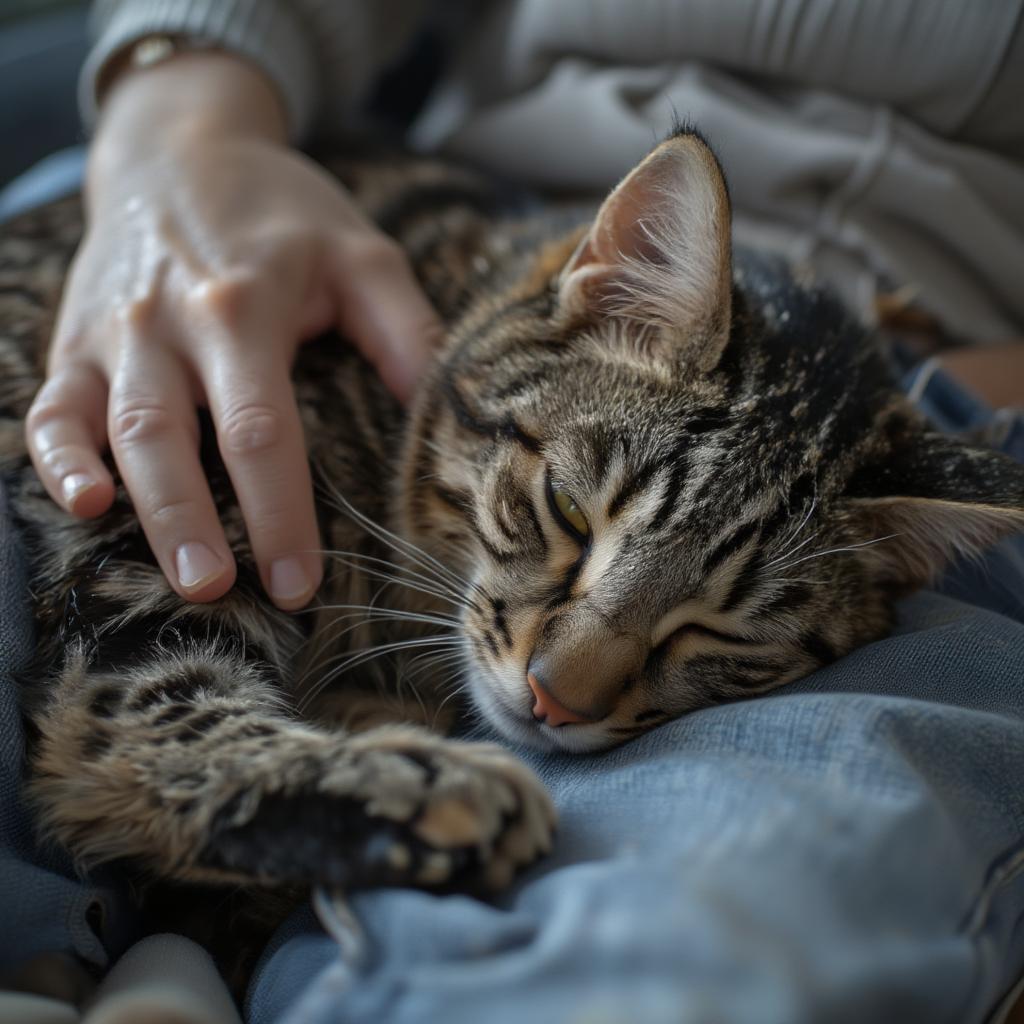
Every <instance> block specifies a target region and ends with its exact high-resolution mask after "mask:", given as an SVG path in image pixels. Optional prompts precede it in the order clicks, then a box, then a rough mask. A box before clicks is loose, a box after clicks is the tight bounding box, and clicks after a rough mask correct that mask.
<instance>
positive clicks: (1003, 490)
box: [846, 430, 1024, 587]
mask: <svg viewBox="0 0 1024 1024" xmlns="http://www.w3.org/2000/svg"><path fill="white" fill-rule="evenodd" d="M846 492H847V498H848V506H847V508H848V510H849V512H850V514H851V516H852V517H853V519H854V521H855V523H856V525H857V531H856V532H857V533H858V535H860V536H862V537H863V541H862V543H863V544H864V545H865V546H864V547H862V548H860V549H859V554H860V555H861V556H862V557H863V558H864V559H865V560H866V561H867V562H868V564H870V565H871V567H872V568H873V569H874V570H875V571H876V573H877V575H878V576H879V578H880V579H884V580H885V581H886V582H889V583H894V584H897V585H906V586H907V587H919V586H924V585H926V584H927V583H930V582H931V581H933V580H934V579H935V578H936V577H937V576H938V575H939V573H941V572H942V570H943V569H944V568H945V567H946V566H947V565H949V564H950V562H952V561H953V560H954V559H956V558H961V557H968V558H970V557H974V556H977V555H979V554H980V553H981V552H982V551H984V549H985V548H987V547H989V546H990V545H991V544H993V543H995V542H996V541H997V540H1000V539H1002V538H1003V537H1006V536H1008V535H1010V534H1012V533H1015V532H1017V531H1024V465H1022V464H1021V463H1019V462H1017V461H1015V460H1014V459H1012V458H1010V457H1009V456H1007V455H1002V454H1000V453H999V452H995V451H992V450H990V449H987V448H980V447H975V446H973V445H967V444H964V443H962V442H960V441H957V440H956V439H955V438H951V437H947V436H945V435H943V434H939V433H936V432H933V431H926V430H921V431H912V432H910V433H908V434H906V435H903V436H902V437H901V438H900V439H899V440H898V441H897V442H896V443H895V444H894V445H893V446H892V447H891V448H889V450H887V451H886V452H885V453H884V454H878V455H876V456H874V457H872V458H870V459H868V460H867V461H866V462H864V463H863V464H862V465H861V466H860V468H859V469H858V470H857V471H856V472H855V473H854V475H853V476H852V478H851V479H850V481H849V483H848V485H847V489H846ZM883 537H887V538H889V539H887V540H881V539H880V538H883Z"/></svg>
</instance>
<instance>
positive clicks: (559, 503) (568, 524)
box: [548, 480, 590, 541]
mask: <svg viewBox="0 0 1024 1024" xmlns="http://www.w3.org/2000/svg"><path fill="white" fill-rule="evenodd" d="M548 501H549V503H550V505H551V508H552V511H553V512H554V515H555V519H557V520H558V522H559V524H560V525H561V526H562V528H563V529H565V530H566V531H568V532H569V533H571V534H572V535H573V536H574V537H575V538H576V539H577V540H581V541H583V540H586V539H587V538H588V537H589V536H590V523H588V522H587V517H586V516H585V515H584V514H583V513H582V511H580V507H579V505H577V504H576V502H575V501H574V500H573V499H572V497H571V496H570V495H569V494H568V493H566V492H565V491H563V490H560V489H559V488H557V487H555V486H554V485H553V484H552V483H551V481H550V480H549V481H548Z"/></svg>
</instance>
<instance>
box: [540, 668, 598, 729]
mask: <svg viewBox="0 0 1024 1024" xmlns="http://www.w3.org/2000/svg"><path fill="white" fill-rule="evenodd" d="M526 681H527V683H529V685H530V689H531V690H532V691H533V696H534V698H535V699H536V703H534V705H533V717H534V718H536V719H538V720H539V721H542V722H544V723H545V724H547V725H551V726H556V725H573V724H579V723H580V722H592V721H593V719H592V718H587V717H585V716H584V715H578V714H576V712H575V711H570V710H569V709H568V708H567V707H565V706H563V705H562V704H559V703H558V701H557V700H555V698H554V697H552V696H551V694H550V693H548V691H547V690H545V689H544V687H543V686H541V685H540V683H539V682H538V681H537V677H536V676H535V675H534V674H533V673H532V672H528V673H527V674H526Z"/></svg>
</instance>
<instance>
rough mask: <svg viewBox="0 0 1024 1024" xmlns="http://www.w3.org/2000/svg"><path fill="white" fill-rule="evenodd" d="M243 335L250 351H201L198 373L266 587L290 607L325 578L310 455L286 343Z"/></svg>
mask: <svg viewBox="0 0 1024 1024" xmlns="http://www.w3.org/2000/svg"><path fill="white" fill-rule="evenodd" d="M243 333H245V334H246V335H247V340H246V350H245V351H244V352H242V350H241V349H240V348H239V347H238V346H237V345H235V346H227V345H218V346H210V347H209V349H208V351H207V352H206V353H203V354H201V355H200V360H201V365H200V368H199V369H200V377H201V378H202V380H203V384H204V387H205V388H206V394H207V399H208V401H209V404H210V412H211V414H212V415H213V422H214V425H215V427H216V430H217V440H218V444H219V446H220V452H221V456H222V458H223V459H224V464H225V466H226V467H227V470H228V474H229V475H230V477H231V483H232V485H233V486H234V489H235V494H236V495H237V497H238V501H239V504H240V505H241V508H242V515H243V516H244V518H245V525H246V529H247V531H248V534H249V542H250V544H251V545H252V549H253V553H254V554H255V556H256V561H257V563H258V565H259V567H260V576H261V578H262V580H263V586H264V587H265V588H266V590H267V593H268V594H270V597H271V599H272V600H273V601H274V603H275V604H276V605H278V607H280V608H284V609H287V610H291V609H295V608H301V607H302V606H303V605H305V604H307V603H308V602H309V600H310V598H311V597H312V596H313V594H314V593H315V591H316V588H317V587H318V586H319V585H320V580H321V579H322V577H323V565H322V562H321V557H320V554H319V550H320V538H319V530H318V528H317V520H316V511H315V508H314V504H313V482H312V478H311V475H310V471H309V458H308V456H307V454H306V444H305V438H304V436H303V432H302V423H301V421H300V419H299V411H298V408H297V406H296V404H295V394H294V391H293V390H292V384H291V379H290V375H289V366H288V363H287V361H286V353H285V352H284V351H283V346H280V345H273V344H271V343H269V342H266V343H261V341H260V339H259V338H258V337H257V336H256V332H255V331H252V332H243Z"/></svg>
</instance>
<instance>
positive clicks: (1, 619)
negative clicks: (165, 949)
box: [0, 482, 133, 972]
mask: <svg viewBox="0 0 1024 1024" xmlns="http://www.w3.org/2000/svg"><path fill="white" fill-rule="evenodd" d="M27 598H28V581H27V579H26V577H25V566H24V562H23V559H22V555H21V550H20V548H19V546H18V543H17V536H16V534H15V533H14V530H13V528H12V526H11V523H10V521H9V519H8V517H7V502H6V496H5V494H4V490H3V484H2V482H0V972H2V971H3V970H5V969H6V968H8V967H14V966H16V965H17V964H19V963H20V962H21V961H23V960H28V959H30V958H31V957H33V956H35V955H36V954H37V953H45V952H51V951H60V952H68V953H77V954H78V955H79V956H80V957H82V959H83V960H85V961H86V962H87V963H91V964H94V965H95V966H97V967H103V966H105V965H106V963H107V954H108V952H113V951H115V950H116V949H119V948H120V947H121V946H122V945H123V944H124V941H125V939H126V938H127V935H128V932H129V930H130V928H131V926H132V923H133V922H132V915H131V913H130V911H129V910H128V906H127V901H126V899H125V898H124V897H123V895H120V894H119V893H118V892H117V890H116V888H115V887H114V886H113V885H111V884H110V882H109V880H108V879H104V878H96V879H93V880H92V881H91V882H89V883H86V882H84V881H82V880H81V879H80V878H79V877H78V876H77V875H76V873H75V871H74V869H73V867H72V865H71V864H70V862H69V861H68V858H67V857H66V856H65V855H64V854H63V853H61V851H60V850H58V849H56V848H54V847H53V846H48V845H46V844H43V843H40V842H39V841H38V840H37V837H36V834H35V831H34V828H33V824H32V820H31V816H30V814H29V809H28V807H27V806H26V804H25V801H24V799H23V797H22V792H21V787H22V779H23V771H24V757H25V740H24V732H23V729H22V723H21V717H20V714H19V711H18V699H17V687H16V677H17V673H18V671H19V670H20V669H21V668H22V667H23V666H24V665H25V664H26V662H27V661H28V659H29V658H30V657H31V654H32V621H31V616H30V611H29V603H28V600H27ZM104 940H105V942H104Z"/></svg>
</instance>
